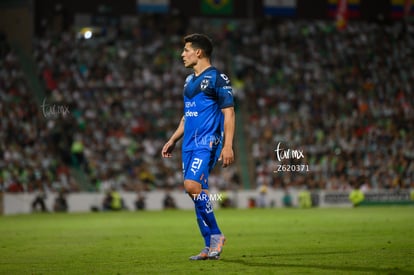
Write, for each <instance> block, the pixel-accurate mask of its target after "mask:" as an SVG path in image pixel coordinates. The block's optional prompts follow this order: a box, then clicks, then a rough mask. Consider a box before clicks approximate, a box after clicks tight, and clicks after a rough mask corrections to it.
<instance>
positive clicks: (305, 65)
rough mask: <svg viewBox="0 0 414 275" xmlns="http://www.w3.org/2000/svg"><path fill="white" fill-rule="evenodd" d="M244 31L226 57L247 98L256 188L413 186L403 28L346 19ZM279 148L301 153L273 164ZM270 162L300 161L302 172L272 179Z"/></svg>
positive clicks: (412, 105) (413, 103)
mask: <svg viewBox="0 0 414 275" xmlns="http://www.w3.org/2000/svg"><path fill="white" fill-rule="evenodd" d="M245 30H246V31H245V32H244V33H243V35H241V36H240V39H239V40H238V42H237V45H240V46H238V49H239V51H238V53H237V54H236V56H235V60H236V66H238V67H239V68H238V70H237V73H239V74H240V78H241V79H243V82H244V90H245V93H246V97H247V98H249V104H246V105H247V113H248V116H249V121H248V123H246V125H247V126H246V128H245V130H246V131H247V133H249V135H250V139H251V142H252V147H251V154H252V157H253V158H254V161H255V165H254V167H255V174H256V179H257V182H256V183H257V184H258V185H259V186H260V185H269V186H273V187H276V188H281V187H302V186H307V187H308V188H310V189H325V190H349V189H351V188H361V189H363V190H378V189H391V188H392V189H399V188H409V187H410V186H411V187H413V186H414V100H413V97H412V94H413V88H414V87H413V86H412V85H413V83H414V71H413V70H412V66H413V64H414V25H413V24H412V23H411V24H410V23H406V24H405V23H403V22H399V23H397V24H394V25H382V24H379V23H367V22H351V23H350V24H349V26H348V27H347V28H346V30H343V31H337V30H336V29H335V28H334V27H333V25H332V24H331V23H328V24H327V23H326V22H284V23H281V24H279V25H277V26H274V25H272V24H264V25H262V26H260V29H259V28H254V27H251V28H250V29H248V28H246V29H245ZM237 61H238V62H237ZM279 143H280V144H281V146H280V147H281V148H283V149H284V152H289V151H288V150H290V152H291V153H292V150H296V151H297V152H299V151H301V152H302V153H303V156H300V157H299V158H295V156H293V157H292V156H291V157H290V158H285V159H283V160H281V161H279V159H278V158H277V155H276V154H277V153H276V152H275V150H276V149H277V146H278V144H279ZM279 164H282V165H285V166H284V167H285V169H287V170H289V169H291V170H292V169H295V168H296V169H298V168H299V167H303V166H292V165H294V164H304V165H305V171H303V172H302V173H298V172H296V171H295V172H283V171H282V172H280V171H278V169H277V167H278V165H279ZM289 165H290V167H289ZM307 168H309V171H307Z"/></svg>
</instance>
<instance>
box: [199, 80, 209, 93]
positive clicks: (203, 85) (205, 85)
mask: <svg viewBox="0 0 414 275" xmlns="http://www.w3.org/2000/svg"><path fill="white" fill-rule="evenodd" d="M209 82H210V81H209V80H208V79H203V80H202V81H201V84H200V89H201V90H202V91H203V90H205V89H207V87H208V84H209Z"/></svg>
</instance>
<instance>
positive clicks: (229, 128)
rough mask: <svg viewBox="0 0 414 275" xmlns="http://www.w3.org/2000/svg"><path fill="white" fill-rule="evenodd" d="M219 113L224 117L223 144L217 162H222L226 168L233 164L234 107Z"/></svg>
mask: <svg viewBox="0 0 414 275" xmlns="http://www.w3.org/2000/svg"><path fill="white" fill-rule="evenodd" d="M221 111H222V112H223V115H224V144H223V149H222V150H221V154H220V158H219V160H220V161H222V162H223V164H222V165H223V167H227V166H229V165H230V164H232V163H233V162H234V152H233V138H234V129H235V124H236V122H235V113H234V107H227V108H224V109H222V110H221Z"/></svg>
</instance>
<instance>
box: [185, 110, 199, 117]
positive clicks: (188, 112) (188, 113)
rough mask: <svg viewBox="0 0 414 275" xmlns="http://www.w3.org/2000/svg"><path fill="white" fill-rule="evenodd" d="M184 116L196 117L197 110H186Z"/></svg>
mask: <svg viewBox="0 0 414 275" xmlns="http://www.w3.org/2000/svg"><path fill="white" fill-rule="evenodd" d="M185 116H186V117H198V112H196V111H195V112H192V111H187V112H185Z"/></svg>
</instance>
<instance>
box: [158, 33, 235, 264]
mask: <svg viewBox="0 0 414 275" xmlns="http://www.w3.org/2000/svg"><path fill="white" fill-rule="evenodd" d="M212 52H213V44H212V42H211V39H210V38H209V37H208V36H206V35H204V34H190V35H187V36H186V37H184V49H183V52H182V54H181V57H182V59H183V62H184V66H185V67H186V68H192V70H193V73H192V74H190V75H189V76H188V77H187V78H186V80H185V84H184V116H183V117H182V119H181V120H180V123H179V125H178V127H177V129H176V130H175V132H174V133H173V135H172V136H171V138H170V139H169V140H168V141H167V143H166V144H165V145H164V147H163V148H162V152H161V154H162V156H163V157H164V158H169V157H171V156H172V151H173V149H174V147H175V145H176V143H177V141H178V140H180V139H181V138H183V142H182V162H183V163H182V164H183V175H184V188H185V190H186V192H187V193H188V195H189V196H190V198H191V199H192V200H193V201H194V208H195V213H196V217H197V223H198V226H199V228H200V232H201V235H202V236H203V238H204V243H205V247H204V248H203V249H202V251H201V252H200V253H199V254H198V255H195V256H192V257H190V260H206V259H218V258H219V256H220V254H221V252H222V249H223V245H224V242H225V237H224V235H223V234H222V232H221V231H220V228H219V226H218V225H217V221H216V218H215V216H214V212H213V207H212V203H211V201H210V200H209V196H208V177H209V174H210V172H211V170H212V169H213V167H214V166H215V164H216V162H217V161H221V162H222V166H223V167H227V166H228V165H230V164H232V163H233V161H234V152H233V136H234V129H235V114H234V101H233V91H232V87H231V84H230V80H229V78H228V77H227V76H226V75H225V74H223V73H221V72H220V71H218V70H217V69H216V68H215V67H213V66H212V65H211V60H210V58H211V54H212Z"/></svg>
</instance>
